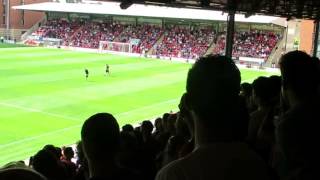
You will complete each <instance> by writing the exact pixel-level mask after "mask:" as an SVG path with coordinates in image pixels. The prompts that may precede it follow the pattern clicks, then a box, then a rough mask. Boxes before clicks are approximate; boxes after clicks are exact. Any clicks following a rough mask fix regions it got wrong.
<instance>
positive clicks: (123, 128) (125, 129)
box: [122, 124, 134, 132]
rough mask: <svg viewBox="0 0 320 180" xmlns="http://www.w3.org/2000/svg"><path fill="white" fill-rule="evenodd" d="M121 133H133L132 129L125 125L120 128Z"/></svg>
mask: <svg viewBox="0 0 320 180" xmlns="http://www.w3.org/2000/svg"><path fill="white" fill-rule="evenodd" d="M122 131H123V132H133V131H134V128H133V126H132V125H131V124H126V125H124V126H122Z"/></svg>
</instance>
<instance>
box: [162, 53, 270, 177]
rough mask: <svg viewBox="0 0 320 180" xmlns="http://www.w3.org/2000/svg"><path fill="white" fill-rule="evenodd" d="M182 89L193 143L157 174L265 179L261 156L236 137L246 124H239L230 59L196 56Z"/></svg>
mask: <svg viewBox="0 0 320 180" xmlns="http://www.w3.org/2000/svg"><path fill="white" fill-rule="evenodd" d="M186 89H187V95H186V96H187V97H186V102H187V103H186V104H187V108H188V111H189V112H190V114H191V115H192V119H193V120H194V125H195V126H194V127H195V144H196V149H195V150H194V151H193V152H192V153H191V154H190V155H188V156H187V157H185V158H182V159H180V160H177V161H174V162H172V163H170V164H169V165H168V166H166V167H164V168H163V169H162V170H161V171H160V172H159V173H158V175H157V178H156V179H157V180H167V179H168V180H169V179H187V180H188V179H190V180H191V179H192V180H194V179H201V180H206V179H210V180H212V179H215V180H220V179H223V180H228V179H246V180H250V179H252V180H253V179H254V180H256V179H260V180H262V179H268V175H267V170H266V166H265V164H264V162H263V161H262V160H261V159H260V158H259V157H258V156H257V155H256V154H255V153H254V152H252V151H250V149H249V148H248V147H247V145H246V144H245V143H242V142H239V137H238V136H239V135H240V136H243V134H246V130H245V129H243V128H242V127H240V128H239V126H238V125H239V124H241V123H245V122H243V121H242V120H244V119H243V118H242V117H240V116H242V115H241V110H240V109H239V93H240V72H239V70H238V68H237V67H236V65H235V64H234V62H233V61H232V60H231V59H228V58H226V57H223V56H208V57H203V58H200V59H199V60H198V61H197V62H196V63H195V64H194V66H193V67H192V69H190V71H189V73H188V78H187V88H186ZM239 117H240V118H239ZM242 131H244V132H242Z"/></svg>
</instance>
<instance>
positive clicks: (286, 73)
mask: <svg viewBox="0 0 320 180" xmlns="http://www.w3.org/2000/svg"><path fill="white" fill-rule="evenodd" d="M316 59H317V58H312V57H310V56H309V55H308V54H307V53H305V52H302V51H292V52H289V53H287V54H285V55H283V56H282V57H281V59H280V70H281V75H282V86H283V88H284V89H288V88H290V89H291V90H292V91H293V92H294V93H295V94H296V95H298V96H300V97H301V96H302V97H305V96H310V95H313V94H316V93H317V90H318V87H319V83H320V72H319V61H318V60H316Z"/></svg>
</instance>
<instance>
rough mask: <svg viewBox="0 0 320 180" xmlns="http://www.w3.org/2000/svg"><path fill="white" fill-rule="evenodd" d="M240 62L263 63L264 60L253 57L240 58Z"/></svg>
mask: <svg viewBox="0 0 320 180" xmlns="http://www.w3.org/2000/svg"><path fill="white" fill-rule="evenodd" d="M239 61H246V62H256V63H263V62H264V59H262V58H251V57H239Z"/></svg>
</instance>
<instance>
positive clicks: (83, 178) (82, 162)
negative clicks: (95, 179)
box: [74, 141, 89, 180]
mask: <svg viewBox="0 0 320 180" xmlns="http://www.w3.org/2000/svg"><path fill="white" fill-rule="evenodd" d="M76 148H77V149H76V154H77V162H76V166H77V173H76V176H75V177H74V180H87V179H88V178H89V168H88V162H87V159H86V158H85V156H84V152H83V148H82V142H81V141H79V142H78V143H77V146H76Z"/></svg>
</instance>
